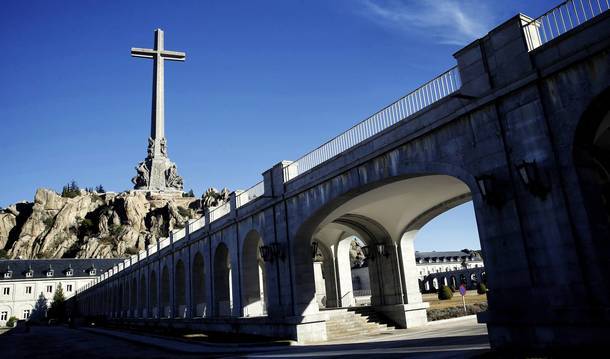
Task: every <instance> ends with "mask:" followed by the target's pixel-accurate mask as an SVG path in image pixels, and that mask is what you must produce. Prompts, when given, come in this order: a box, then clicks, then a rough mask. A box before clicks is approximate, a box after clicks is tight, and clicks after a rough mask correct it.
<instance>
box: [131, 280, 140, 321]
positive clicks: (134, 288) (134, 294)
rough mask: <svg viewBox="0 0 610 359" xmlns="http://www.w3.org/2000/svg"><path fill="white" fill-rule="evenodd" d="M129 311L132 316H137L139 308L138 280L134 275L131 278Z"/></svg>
mask: <svg viewBox="0 0 610 359" xmlns="http://www.w3.org/2000/svg"><path fill="white" fill-rule="evenodd" d="M129 299H130V301H129V313H130V316H131V317H137V309H138V280H137V279H136V277H135V276H134V277H133V278H131V285H130V295H129Z"/></svg>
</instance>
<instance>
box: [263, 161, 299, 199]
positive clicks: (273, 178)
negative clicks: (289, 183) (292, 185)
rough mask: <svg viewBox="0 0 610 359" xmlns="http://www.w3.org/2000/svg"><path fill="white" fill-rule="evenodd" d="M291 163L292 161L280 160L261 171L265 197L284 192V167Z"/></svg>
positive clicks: (279, 194)
mask: <svg viewBox="0 0 610 359" xmlns="http://www.w3.org/2000/svg"><path fill="white" fill-rule="evenodd" d="M291 163H293V162H292V161H281V162H279V163H277V164H275V166H273V167H272V168H270V169H268V170H267V171H265V172H263V181H264V184H265V197H277V196H281V195H283V194H284V181H285V179H284V172H285V171H284V167H286V166H288V165H290V164H291Z"/></svg>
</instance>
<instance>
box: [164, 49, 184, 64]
mask: <svg viewBox="0 0 610 359" xmlns="http://www.w3.org/2000/svg"><path fill="white" fill-rule="evenodd" d="M161 56H162V57H163V58H164V59H166V60H172V61H184V60H185V59H186V53H184V52H178V51H167V50H164V51H161Z"/></svg>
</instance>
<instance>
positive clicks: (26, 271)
mask: <svg viewBox="0 0 610 359" xmlns="http://www.w3.org/2000/svg"><path fill="white" fill-rule="evenodd" d="M123 261H124V259H74V258H62V259H3V260H0V281H3V280H15V279H34V278H49V277H53V278H65V277H91V276H99V275H101V274H102V273H105V272H106V271H107V270H108V269H110V268H112V267H113V266H115V265H117V264H119V263H121V262H123Z"/></svg>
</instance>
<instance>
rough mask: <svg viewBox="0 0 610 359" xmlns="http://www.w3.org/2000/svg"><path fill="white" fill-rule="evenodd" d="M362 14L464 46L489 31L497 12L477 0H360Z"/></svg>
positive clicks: (393, 25)
mask: <svg viewBox="0 0 610 359" xmlns="http://www.w3.org/2000/svg"><path fill="white" fill-rule="evenodd" d="M361 2H362V5H363V6H362V9H361V10H362V14H363V15H364V16H365V17H367V18H369V19H370V20H372V21H374V22H375V23H377V24H379V25H381V26H384V27H386V28H390V29H394V30H399V31H405V32H408V33H411V34H416V35H418V36H429V38H430V39H431V41H435V42H437V43H441V44H449V45H465V44H467V43H469V42H471V41H473V40H474V39H476V38H478V37H480V36H482V35H484V34H485V33H487V32H488V31H489V30H490V29H491V28H492V27H493V25H494V24H495V23H496V22H497V21H498V14H494V12H493V11H492V9H491V8H490V7H489V6H488V5H486V4H485V3H484V2H483V1H474V0H461V1H460V0H361Z"/></svg>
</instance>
